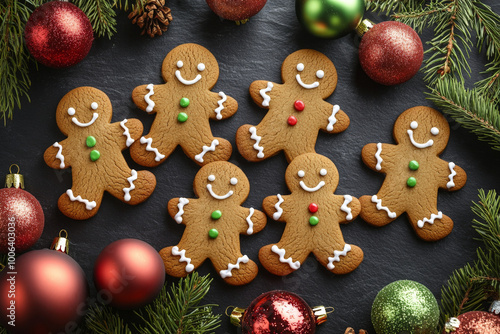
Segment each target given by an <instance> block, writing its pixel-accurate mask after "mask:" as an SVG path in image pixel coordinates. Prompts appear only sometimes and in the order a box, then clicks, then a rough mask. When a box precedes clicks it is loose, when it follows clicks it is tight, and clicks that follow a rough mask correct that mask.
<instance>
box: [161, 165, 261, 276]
mask: <svg viewBox="0 0 500 334" xmlns="http://www.w3.org/2000/svg"><path fill="white" fill-rule="evenodd" d="M193 188H194V192H195V195H196V196H197V197H198V198H184V197H180V198H174V199H171V200H170V201H169V202H168V212H169V214H170V215H171V216H172V218H174V220H175V221H176V222H177V223H178V224H184V225H186V229H185V230H184V234H183V235H182V238H181V240H180V242H179V243H178V244H177V245H176V246H173V247H167V248H164V249H162V250H161V251H160V255H161V257H162V258H163V261H164V263H165V270H166V272H167V274H169V275H171V276H175V277H184V276H186V275H188V274H189V273H190V272H192V271H193V270H194V269H196V268H198V267H199V266H200V265H201V264H202V263H203V262H204V261H205V260H206V259H210V261H211V262H212V264H213V266H214V267H215V269H216V270H217V272H218V274H219V275H220V276H221V277H222V278H223V279H224V280H225V281H226V282H227V283H229V284H232V285H243V284H247V283H249V282H250V281H252V280H253V279H254V278H255V276H256V275H257V272H258V268H257V265H256V264H255V262H253V261H252V260H250V259H249V257H248V256H247V255H243V254H242V253H241V250H240V238H239V235H240V234H244V235H251V234H253V233H257V232H259V231H260V230H262V229H263V228H264V226H265V225H266V221H267V220H266V215H265V214H264V213H263V212H261V211H259V210H255V209H254V208H245V207H242V206H241V204H242V203H243V202H244V201H245V200H246V198H247V197H248V194H249V192H250V183H249V182H248V179H247V177H246V175H245V174H244V173H243V171H242V170H241V169H239V168H238V167H236V166H235V165H233V164H231V163H229V162H226V161H216V162H212V163H210V164H207V165H205V166H203V167H202V168H201V169H200V170H199V171H198V173H197V174H196V177H195V179H194V186H193Z"/></svg>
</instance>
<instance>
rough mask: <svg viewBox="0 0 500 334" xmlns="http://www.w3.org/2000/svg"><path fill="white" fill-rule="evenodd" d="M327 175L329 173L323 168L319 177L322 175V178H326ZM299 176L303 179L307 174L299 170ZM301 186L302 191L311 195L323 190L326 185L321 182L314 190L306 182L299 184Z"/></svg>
mask: <svg viewBox="0 0 500 334" xmlns="http://www.w3.org/2000/svg"><path fill="white" fill-rule="evenodd" d="M327 173H328V171H327V170H326V169H324V168H322V169H321V170H320V171H319V175H321V176H325V175H326V174H327ZM297 175H298V176H299V177H301V178H302V177H304V176H305V175H306V173H305V172H304V171H303V170H299V171H298V173H297ZM299 184H300V187H301V188H302V189H304V190H305V191H308V192H310V193H313V192H315V191H318V190H320V189H321V188H322V187H323V186H324V185H325V181H319V183H318V184H317V185H316V186H315V187H314V188H309V187H308V186H307V185H306V184H305V182H304V181H300V182H299Z"/></svg>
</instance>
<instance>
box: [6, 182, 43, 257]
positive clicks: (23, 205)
mask: <svg viewBox="0 0 500 334" xmlns="http://www.w3.org/2000/svg"><path fill="white" fill-rule="evenodd" d="M44 224H45V217H44V215H43V210H42V206H41V205H40V203H39V202H38V200H37V199H36V198H35V197H34V196H33V195H31V194H30V193H29V192H27V191H24V190H22V189H17V188H3V189H0V253H7V252H8V251H10V250H9V241H11V240H9V233H13V234H14V235H15V244H14V248H15V252H16V253H20V252H24V251H25V250H27V249H28V248H30V247H31V246H33V245H34V244H35V243H36V242H37V240H38V239H39V238H40V236H41V235H42V231H43V226H44Z"/></svg>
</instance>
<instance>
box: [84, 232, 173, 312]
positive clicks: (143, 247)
mask: <svg viewBox="0 0 500 334" xmlns="http://www.w3.org/2000/svg"><path fill="white" fill-rule="evenodd" d="M94 281H95V285H96V288H97V289H98V290H99V295H101V296H103V298H108V299H109V300H106V302H108V303H109V304H110V305H112V306H114V307H117V308H120V309H133V308H138V307H141V306H144V305H146V304H148V303H150V302H151V301H152V300H153V299H154V298H155V297H156V296H157V295H158V293H159V292H160V290H161V289H162V287H163V284H164V283H165V267H164V265H163V261H162V259H161V257H160V254H158V252H157V251H156V250H155V249H154V248H153V247H151V246H150V245H149V244H148V243H146V242H144V241H141V240H137V239H121V240H118V241H115V242H113V243H111V244H109V245H108V246H106V247H105V248H104V249H103V250H102V252H101V253H100V254H99V257H98V258H97V260H96V262H95V265H94Z"/></svg>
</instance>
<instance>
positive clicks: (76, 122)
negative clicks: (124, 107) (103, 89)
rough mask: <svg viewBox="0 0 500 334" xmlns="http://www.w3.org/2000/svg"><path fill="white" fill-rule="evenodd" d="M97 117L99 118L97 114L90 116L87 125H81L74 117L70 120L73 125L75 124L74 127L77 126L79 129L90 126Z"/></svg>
mask: <svg viewBox="0 0 500 334" xmlns="http://www.w3.org/2000/svg"><path fill="white" fill-rule="evenodd" d="M97 117H99V114H98V113H96V112H95V113H94V114H93V115H92V119H91V120H90V122H87V123H82V122H80V121H79V120H78V119H77V118H76V117H73V118H72V119H71V121H72V122H73V123H75V124H76V125H78V126H79V127H81V128H86V127H87V126H91V125H92V124H94V122H95V120H96V119H97Z"/></svg>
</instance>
